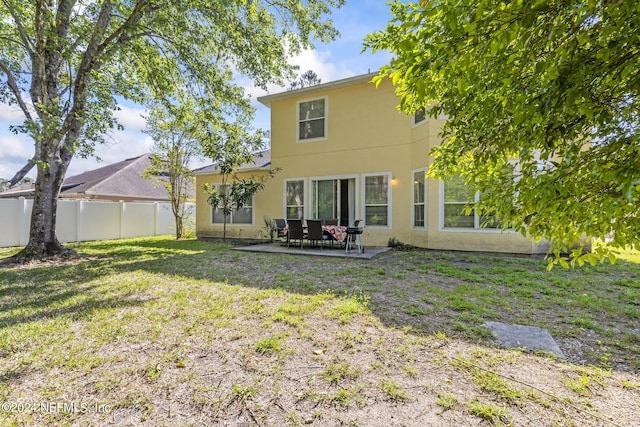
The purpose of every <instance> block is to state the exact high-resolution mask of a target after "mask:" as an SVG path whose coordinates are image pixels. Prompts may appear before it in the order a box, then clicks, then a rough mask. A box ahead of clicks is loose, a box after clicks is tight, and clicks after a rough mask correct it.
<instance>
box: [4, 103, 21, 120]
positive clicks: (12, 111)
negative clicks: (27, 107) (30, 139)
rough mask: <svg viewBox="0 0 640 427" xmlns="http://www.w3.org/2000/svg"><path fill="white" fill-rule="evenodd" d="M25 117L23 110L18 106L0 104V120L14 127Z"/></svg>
mask: <svg viewBox="0 0 640 427" xmlns="http://www.w3.org/2000/svg"><path fill="white" fill-rule="evenodd" d="M24 119H25V117H24V114H23V113H22V110H21V109H20V107H18V106H17V105H11V106H9V105H6V104H0V120H2V121H3V122H8V123H10V124H12V125H17V124H20V123H22V122H23V121H24Z"/></svg>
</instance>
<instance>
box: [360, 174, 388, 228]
mask: <svg viewBox="0 0 640 427" xmlns="http://www.w3.org/2000/svg"><path fill="white" fill-rule="evenodd" d="M360 176H361V180H360V182H361V183H362V185H360V200H362V204H361V207H360V212H361V213H362V216H361V219H362V222H364V225H366V226H367V227H371V228H378V229H391V228H392V227H391V225H392V224H393V218H392V217H391V212H392V211H393V209H392V204H393V191H392V187H393V184H392V181H393V174H392V173H391V172H372V173H363V174H361V175H360ZM369 176H387V182H388V186H387V225H369V224H367V218H366V217H367V204H366V200H367V199H366V191H367V189H366V187H367V185H366V184H367V180H366V178H367V177H369Z"/></svg>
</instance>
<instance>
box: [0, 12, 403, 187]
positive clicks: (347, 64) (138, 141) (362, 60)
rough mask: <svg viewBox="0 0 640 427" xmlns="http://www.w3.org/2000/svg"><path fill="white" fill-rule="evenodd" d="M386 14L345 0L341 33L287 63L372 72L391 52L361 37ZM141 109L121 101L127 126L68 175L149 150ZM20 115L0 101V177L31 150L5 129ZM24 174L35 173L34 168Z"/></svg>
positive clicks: (341, 74) (344, 72) (249, 88)
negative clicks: (372, 47) (373, 48)
mask: <svg viewBox="0 0 640 427" xmlns="http://www.w3.org/2000/svg"><path fill="white" fill-rule="evenodd" d="M390 17H391V15H390V12H389V5H388V4H386V3H385V1H383V0H347V4H346V5H345V6H343V7H342V8H341V9H339V10H337V11H336V12H335V13H334V14H333V15H332V19H333V21H334V25H335V27H336V28H337V29H338V31H340V33H341V35H340V37H339V38H338V39H337V40H336V41H334V42H332V43H329V44H320V43H316V46H315V50H311V51H305V52H302V54H301V55H299V56H297V57H295V58H292V59H291V62H292V63H293V64H297V65H299V66H300V71H301V72H304V71H306V70H314V71H315V72H316V74H318V76H319V77H320V79H321V80H322V82H323V83H327V82H330V81H334V80H338V79H342V78H346V77H351V76H356V75H360V74H364V73H367V72H369V71H376V70H378V69H379V68H380V66H382V65H384V64H385V63H387V62H388V61H389V58H390V56H389V54H387V53H384V52H380V53H377V54H376V55H372V54H371V52H369V51H367V52H365V53H360V52H361V50H362V44H363V39H364V37H365V36H366V35H367V34H369V33H372V32H375V31H378V30H381V29H384V28H385V27H386V24H387V22H388V21H389V19H390ZM239 83H240V84H242V85H244V86H245V92H246V93H247V95H248V96H250V97H251V99H252V103H253V105H254V106H255V107H256V109H257V111H256V118H255V120H254V126H255V127H260V128H263V129H269V117H270V116H269V109H268V108H266V107H264V106H263V105H262V104H260V103H258V102H257V101H256V98H257V97H258V96H262V95H265V94H267V92H264V91H263V90H261V89H258V88H255V87H253V85H251V83H250V82H248V81H243V80H239ZM283 90H285V88H279V87H275V86H273V87H270V88H269V92H268V93H278V92H281V91H283ZM144 113H145V111H144V109H143V108H142V107H140V106H138V105H135V104H131V103H126V102H124V103H123V104H122V105H121V110H120V111H118V112H117V117H118V119H119V121H120V123H121V124H122V125H123V126H124V127H125V130H124V131H119V132H114V133H113V134H111V135H109V137H108V141H109V142H108V143H107V144H106V145H101V146H98V147H97V148H96V155H97V156H98V157H99V158H101V159H102V161H101V162H98V161H97V160H96V159H95V158H89V159H82V158H80V157H75V158H74V159H73V160H72V161H71V165H70V166H69V171H68V173H67V176H71V175H76V174H79V173H82V172H84V171H87V170H91V169H95V168H97V167H101V166H105V165H108V164H111V163H115V162H118V161H120V160H124V159H126V158H129V157H135V156H139V155H141V154H144V153H146V152H149V151H150V149H151V146H152V143H153V142H152V140H151V139H150V138H149V136H148V135H146V134H144V133H143V132H142V129H144V128H145V121H144V119H143V118H142V114H144ZM22 120H23V117H22V114H21V113H20V112H19V111H18V110H17V109H16V108H14V107H8V106H6V105H3V104H0V178H5V179H10V178H11V177H13V175H14V174H15V173H16V171H18V170H19V169H20V168H21V167H22V166H24V164H25V163H26V161H27V159H28V158H30V157H31V156H32V155H33V144H32V142H30V141H29V140H28V139H27V138H25V137H24V136H22V135H14V134H13V133H11V132H10V131H9V126H10V125H11V124H19V123H21V122H22ZM202 163H204V164H207V163H210V161H209V162H207V161H205V162H202ZM202 163H200V162H199V163H197V164H194V166H200V165H201V164H202ZM28 176H31V177H33V178H35V169H34V170H32V171H31V173H29V175H28Z"/></svg>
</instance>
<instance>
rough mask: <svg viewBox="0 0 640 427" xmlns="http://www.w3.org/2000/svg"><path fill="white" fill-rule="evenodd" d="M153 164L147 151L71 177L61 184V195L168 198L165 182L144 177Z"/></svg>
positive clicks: (138, 198)
mask: <svg viewBox="0 0 640 427" xmlns="http://www.w3.org/2000/svg"><path fill="white" fill-rule="evenodd" d="M150 164H151V154H149V153H147V154H143V155H141V156H138V157H132V158H130V159H126V160H123V161H121V162H117V163H113V164H111V165H107V166H104V167H101V168H98V169H93V170H90V171H87V172H84V173H81V174H79V175H74V176H70V177H68V178H66V179H65V180H64V182H63V183H62V189H61V191H60V197H63V198H80V197H88V198H94V199H95V198H101V197H104V198H114V197H122V198H128V199H137V200H158V201H165V200H168V197H167V190H166V189H165V188H164V186H163V185H159V184H158V183H156V182H154V181H153V180H151V179H147V178H143V177H142V174H143V172H144V171H145V169H147V167H149V165H150Z"/></svg>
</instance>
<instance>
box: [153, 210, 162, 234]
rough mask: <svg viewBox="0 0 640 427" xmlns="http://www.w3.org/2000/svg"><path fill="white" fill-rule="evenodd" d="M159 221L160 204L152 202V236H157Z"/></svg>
mask: <svg viewBox="0 0 640 427" xmlns="http://www.w3.org/2000/svg"><path fill="white" fill-rule="evenodd" d="M159 220H160V203H158V202H153V235H154V236H157V235H158V226H159V224H158V221H159Z"/></svg>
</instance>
